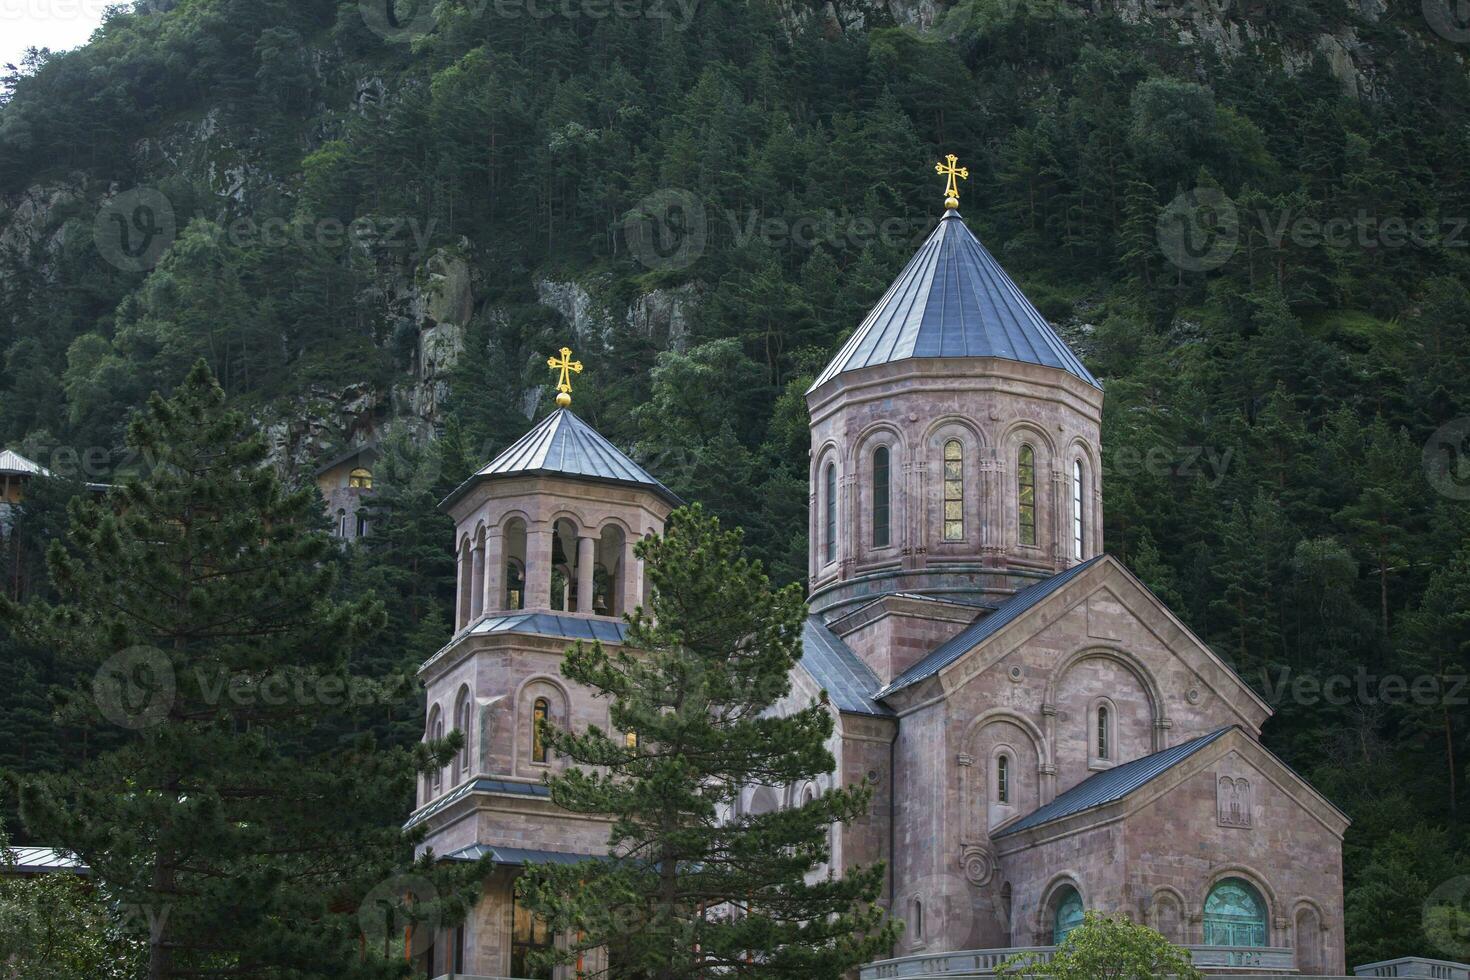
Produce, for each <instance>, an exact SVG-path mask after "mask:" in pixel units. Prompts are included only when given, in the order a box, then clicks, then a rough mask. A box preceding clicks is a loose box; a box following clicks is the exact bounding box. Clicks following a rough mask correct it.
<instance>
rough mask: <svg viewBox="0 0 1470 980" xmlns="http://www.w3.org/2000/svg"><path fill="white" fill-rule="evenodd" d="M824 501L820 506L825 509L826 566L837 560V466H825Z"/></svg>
mask: <svg viewBox="0 0 1470 980" xmlns="http://www.w3.org/2000/svg"><path fill="white" fill-rule="evenodd" d="M822 490H823V496H824V498H825V499H824V500H823V501H822V506H823V507H825V508H826V512H825V515H826V521H825V523H826V538H825V541H824V543H825V547H826V558H827V564H829V565H830V564H831V563H832V562H834V561H836V560H837V464H836V463H828V464H827V479H826V481H825V485H824V486H823V488H822Z"/></svg>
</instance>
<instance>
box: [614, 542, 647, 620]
mask: <svg viewBox="0 0 1470 980" xmlns="http://www.w3.org/2000/svg"><path fill="white" fill-rule="evenodd" d="M637 545H638V539H637V538H636V537H633V536H631V535H630V536H629V537H628V539H627V540H626V541H624V542H623V568H622V574H621V575H620V576H619V578H620V581H619V582H618V584H619V585H620V586H622V589H623V608H622V609H621V610H619V611H620V612H625V613H630V612H632V611H633V610H634V609H636V608H638V606H639V605H640V604H641V603H642V602H643V562H641V561H639V560H638V556H637V555H635V554H634V553H633V549H634V548H635V547H637Z"/></svg>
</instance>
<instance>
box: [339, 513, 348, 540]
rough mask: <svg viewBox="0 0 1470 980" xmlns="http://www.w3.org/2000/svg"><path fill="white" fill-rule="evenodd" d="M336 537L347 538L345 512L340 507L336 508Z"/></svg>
mask: <svg viewBox="0 0 1470 980" xmlns="http://www.w3.org/2000/svg"><path fill="white" fill-rule="evenodd" d="M337 537H339V538H342V539H343V540H346V538H347V511H346V510H344V509H343V508H341V507H339V508H337Z"/></svg>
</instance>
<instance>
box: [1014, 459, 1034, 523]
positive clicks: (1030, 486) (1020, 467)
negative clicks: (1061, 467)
mask: <svg viewBox="0 0 1470 980" xmlns="http://www.w3.org/2000/svg"><path fill="white" fill-rule="evenodd" d="M1016 524H1017V527H1018V529H1019V534H1020V540H1021V543H1022V544H1024V545H1031V546H1033V547H1034V546H1035V545H1036V450H1034V449H1032V448H1031V447H1030V446H1022V447H1021V451H1020V452H1019V453H1017V455H1016Z"/></svg>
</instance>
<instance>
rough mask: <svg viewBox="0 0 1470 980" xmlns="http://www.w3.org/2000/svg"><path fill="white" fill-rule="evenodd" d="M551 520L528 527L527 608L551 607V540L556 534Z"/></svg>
mask: <svg viewBox="0 0 1470 980" xmlns="http://www.w3.org/2000/svg"><path fill="white" fill-rule="evenodd" d="M555 533H556V532H555V531H554V530H553V529H552V526H551V522H550V521H537V522H536V523H534V524H532V525H530V526H528V527H527V528H526V609H527V610H528V611H529V610H533V609H534V610H538V611H540V612H546V611H548V610H550V609H551V542H552V538H553V537H554V536H555Z"/></svg>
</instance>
